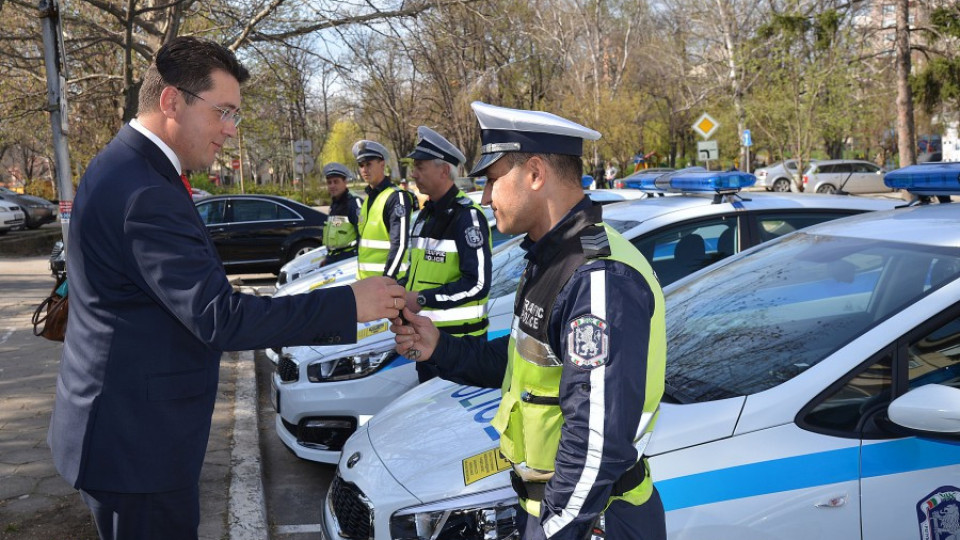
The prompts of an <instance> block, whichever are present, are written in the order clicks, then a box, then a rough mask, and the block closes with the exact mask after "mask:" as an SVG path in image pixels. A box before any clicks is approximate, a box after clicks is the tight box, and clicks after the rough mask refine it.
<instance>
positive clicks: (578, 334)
mask: <svg viewBox="0 0 960 540" xmlns="http://www.w3.org/2000/svg"><path fill="white" fill-rule="evenodd" d="M607 347H608V345H607V322H606V321H604V320H603V319H599V318H597V317H594V316H593V315H584V316H583V317H580V318H578V319H577V320H575V321H573V322H571V323H570V332H569V333H568V334H567V352H568V353H569V355H570V360H571V361H572V362H573V363H574V364H576V365H578V366H580V367H584V368H594V367H597V366H602V365H603V364H605V363H607Z"/></svg>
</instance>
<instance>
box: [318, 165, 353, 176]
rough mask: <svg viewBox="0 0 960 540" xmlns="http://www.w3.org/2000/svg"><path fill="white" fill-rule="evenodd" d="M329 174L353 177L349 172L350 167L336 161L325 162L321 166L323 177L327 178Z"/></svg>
mask: <svg viewBox="0 0 960 540" xmlns="http://www.w3.org/2000/svg"><path fill="white" fill-rule="evenodd" d="M331 176H342V177H344V178H347V179H350V178H353V175H352V174H351V173H350V169H348V168H347V167H346V166H345V165H343V164H341V163H337V162H336V161H334V162H331V163H327V164H326V165H324V166H323V177H324V178H329V177H331Z"/></svg>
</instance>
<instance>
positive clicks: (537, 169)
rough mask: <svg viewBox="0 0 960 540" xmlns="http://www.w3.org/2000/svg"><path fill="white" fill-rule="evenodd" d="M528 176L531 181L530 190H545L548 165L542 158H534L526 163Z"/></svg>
mask: <svg viewBox="0 0 960 540" xmlns="http://www.w3.org/2000/svg"><path fill="white" fill-rule="evenodd" d="M525 165H526V169H527V175H528V178H529V180H530V189H532V190H533V191H540V190H541V189H543V186H544V180H545V179H546V172H547V164H546V162H545V161H544V160H543V158H541V157H540V156H532V157H531V158H530V159H528V160H527V162H526V163H525Z"/></svg>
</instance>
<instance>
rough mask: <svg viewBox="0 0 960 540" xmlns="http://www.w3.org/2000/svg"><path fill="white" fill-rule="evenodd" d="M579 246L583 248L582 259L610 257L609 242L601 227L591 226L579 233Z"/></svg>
mask: <svg viewBox="0 0 960 540" xmlns="http://www.w3.org/2000/svg"><path fill="white" fill-rule="evenodd" d="M580 246H581V247H582V248H583V255H584V257H586V258H588V259H596V258H599V257H607V256H609V255H610V240H609V239H608V238H607V231H606V230H605V229H604V228H603V226H602V225H591V226H589V227H587V228H586V229H584V230H583V231H582V232H581V233H580Z"/></svg>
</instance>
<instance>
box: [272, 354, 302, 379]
mask: <svg viewBox="0 0 960 540" xmlns="http://www.w3.org/2000/svg"><path fill="white" fill-rule="evenodd" d="M277 375H280V380H281V381H283V382H293V381H296V380H297V379H299V378H300V366H298V365H297V363H296V362H294V361H293V359H292V358H290V357H289V356H287V355H285V354H281V355H280V361H279V362H277Z"/></svg>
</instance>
